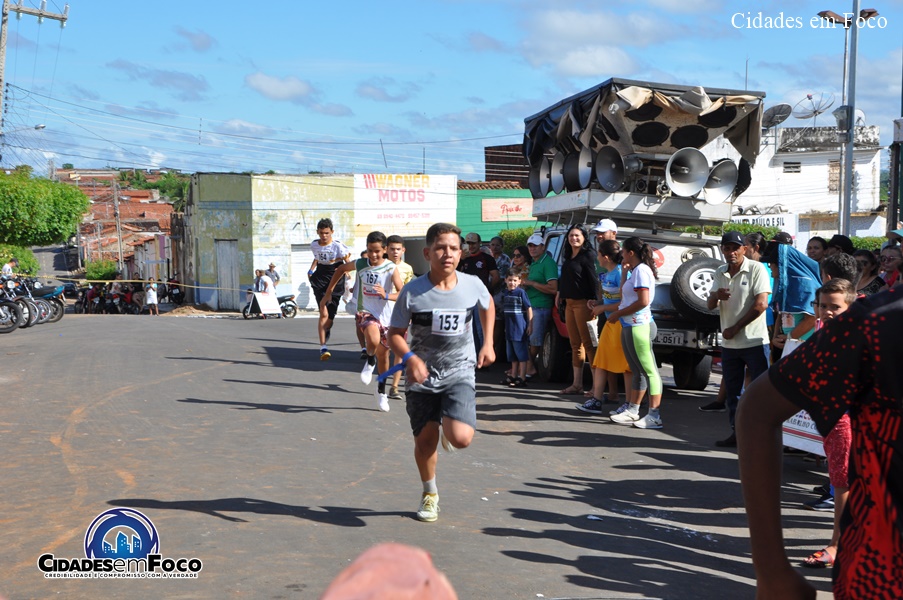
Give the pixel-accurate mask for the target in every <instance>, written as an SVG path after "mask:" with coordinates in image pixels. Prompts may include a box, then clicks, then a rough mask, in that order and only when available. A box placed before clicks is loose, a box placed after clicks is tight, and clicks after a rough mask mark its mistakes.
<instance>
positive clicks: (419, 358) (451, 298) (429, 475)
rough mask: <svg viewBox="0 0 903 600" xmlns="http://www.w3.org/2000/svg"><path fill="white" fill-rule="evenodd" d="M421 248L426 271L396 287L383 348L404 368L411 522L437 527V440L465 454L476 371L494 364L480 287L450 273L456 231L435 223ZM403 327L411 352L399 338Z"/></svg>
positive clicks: (488, 311)
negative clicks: (416, 499)
mask: <svg viewBox="0 0 903 600" xmlns="http://www.w3.org/2000/svg"><path fill="white" fill-rule="evenodd" d="M426 246H427V247H426V248H425V249H424V251H423V254H424V257H425V258H426V259H427V260H428V261H429V263H430V270H429V272H428V273H427V274H425V275H422V276H420V277H418V278H416V279H414V280H413V281H411V282H410V283H409V284H407V285H406V286H404V288H402V290H401V293H400V294H399V296H398V300H397V301H396V303H395V310H394V311H393V312H392V320H391V322H390V325H389V346H390V347H391V349H392V352H394V353H395V355H396V356H401V357H402V361H403V362H404V363H405V367H406V368H407V371H406V396H407V400H406V405H407V411H408V417H409V418H410V421H411V430H412V431H413V433H414V460H415V461H416V462H417V469H418V470H419V471H420V480H421V482H422V483H423V495H422V497H421V500H420V510H419V511H417V518H418V519H419V520H421V521H435V520H436V519H437V518H439V490H438V488H437V486H436V462H437V460H438V458H439V455H438V447H439V442H440V438H441V441H442V447H443V448H445V449H446V451H451V450H452V449H453V448H466V447H467V446H469V445H470V442H471V440H472V439H473V434H474V428H475V427H476V424H477V412H476V376H475V367H484V366H487V365H490V364H492V363H493V362H494V361H495V351H494V350H493V347H492V329H493V326H494V324H495V309H494V307H493V304H492V298H491V297H490V295H489V291H488V290H487V289H486V286H485V285H483V282H482V281H480V280H479V279H478V278H476V277H474V276H472V275H467V274H465V273H461V272H458V271H456V269H457V267H458V263H459V262H460V260H461V230H460V229H458V228H457V227H455V226H454V225H450V224H448V223H436V224H435V225H433V226H431V227H430V228H429V230H428V231H427V232H426ZM475 299H476V302H475V301H474V300H475ZM477 307H479V319H480V323H481V324H482V325H483V330H484V331H485V332H486V334H485V335H484V337H483V345H482V347H481V348H480V351H479V356H477V355H476V352H475V350H474V345H473V331H472V327H473V318H474V310H475V309H476V308H477ZM408 328H410V330H411V345H410V346H408V343H407V341H406V340H405V335H406V334H407V330H408ZM440 425H441V428H440Z"/></svg>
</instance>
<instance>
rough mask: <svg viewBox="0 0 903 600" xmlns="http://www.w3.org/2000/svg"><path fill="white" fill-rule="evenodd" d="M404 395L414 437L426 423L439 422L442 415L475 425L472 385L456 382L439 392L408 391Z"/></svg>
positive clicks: (475, 396) (475, 395)
mask: <svg viewBox="0 0 903 600" xmlns="http://www.w3.org/2000/svg"><path fill="white" fill-rule="evenodd" d="M405 397H406V399H407V400H406V402H405V408H406V409H407V411H408V417H409V418H410V419H411V431H412V432H413V433H414V437H417V436H418V435H420V432H421V431H423V428H424V427H426V424H427V423H429V422H430V421H435V422H436V423H441V422H442V418H443V417H448V418H449V419H454V420H455V421H460V422H461V423H466V424H467V425H470V426H471V427H473V428H474V429H476V427H477V391H476V389H474V387H473V386H472V385H469V384H467V383H458V384H455V385H452V386H450V387H448V388H446V389H445V390H443V391H441V392H414V391H408V392H407V393H406V394H405Z"/></svg>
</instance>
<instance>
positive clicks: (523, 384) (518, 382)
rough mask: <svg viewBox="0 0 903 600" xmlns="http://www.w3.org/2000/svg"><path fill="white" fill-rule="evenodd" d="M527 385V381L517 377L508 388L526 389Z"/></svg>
mask: <svg viewBox="0 0 903 600" xmlns="http://www.w3.org/2000/svg"><path fill="white" fill-rule="evenodd" d="M526 385H527V382H526V381H524V380H523V379H521V378H520V377H515V378H514V380H513V381H512V382H511V383H509V384H508V387H513V388H522V387H526Z"/></svg>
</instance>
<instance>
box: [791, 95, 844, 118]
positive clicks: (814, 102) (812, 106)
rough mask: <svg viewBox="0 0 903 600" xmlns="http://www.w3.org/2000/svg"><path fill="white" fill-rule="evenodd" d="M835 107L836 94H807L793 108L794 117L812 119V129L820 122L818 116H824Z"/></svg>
mask: <svg viewBox="0 0 903 600" xmlns="http://www.w3.org/2000/svg"><path fill="white" fill-rule="evenodd" d="M833 105H834V94H832V93H831V92H821V93H816V94H806V97H805V98H803V99H802V100H800V101H799V102H797V103H796V106H794V107H793V116H794V117H796V118H797V119H812V127H815V126H816V125H815V124H816V122H817V121H818V115H820V114H822V113H823V112H825V111H826V110H828V109H829V108H831V107H832V106H833Z"/></svg>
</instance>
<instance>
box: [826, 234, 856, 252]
mask: <svg viewBox="0 0 903 600" xmlns="http://www.w3.org/2000/svg"><path fill="white" fill-rule="evenodd" d="M831 246H834V247H835V248H839V249H840V251H841V252H843V253H844V254H852V253H853V250H854V248H853V240H851V239H850V238H848V237H847V236H845V235H840V234H837V235H835V236H834V237H832V238H831V241H829V242H828V248H830V247H831Z"/></svg>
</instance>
